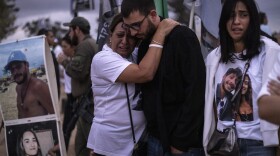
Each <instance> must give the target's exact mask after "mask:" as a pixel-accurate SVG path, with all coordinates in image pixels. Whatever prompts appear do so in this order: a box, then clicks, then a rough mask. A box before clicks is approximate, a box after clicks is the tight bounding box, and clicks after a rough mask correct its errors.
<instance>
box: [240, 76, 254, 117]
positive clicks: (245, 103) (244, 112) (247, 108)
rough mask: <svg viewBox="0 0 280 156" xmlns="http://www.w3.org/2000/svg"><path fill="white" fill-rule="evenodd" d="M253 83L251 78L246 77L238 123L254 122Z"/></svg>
mask: <svg viewBox="0 0 280 156" xmlns="http://www.w3.org/2000/svg"><path fill="white" fill-rule="evenodd" d="M253 119H254V118H253V100H252V83H251V79H250V76H249V75H248V74H246V75H245V77H244V81H243V84H242V89H241V98H240V103H239V105H238V112H237V118H236V120H237V121H253Z"/></svg>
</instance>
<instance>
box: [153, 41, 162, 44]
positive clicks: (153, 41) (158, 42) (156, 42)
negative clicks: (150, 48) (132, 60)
mask: <svg viewBox="0 0 280 156" xmlns="http://www.w3.org/2000/svg"><path fill="white" fill-rule="evenodd" d="M152 42H154V43H156V44H159V45H162V43H160V42H158V41H156V40H152Z"/></svg>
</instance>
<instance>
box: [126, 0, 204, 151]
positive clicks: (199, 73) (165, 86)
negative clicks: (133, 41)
mask: <svg viewBox="0 0 280 156" xmlns="http://www.w3.org/2000/svg"><path fill="white" fill-rule="evenodd" d="M121 7H122V8H121V13H122V15H123V17H124V24H123V27H124V28H126V29H127V30H128V31H129V33H130V34H131V36H134V37H137V38H139V39H142V42H141V44H140V46H139V51H138V57H139V60H138V61H140V60H141V59H142V58H143V56H144V55H145V53H146V51H147V50H148V48H149V45H151V44H152V45H155V44H156V45H158V46H163V52H162V58H161V61H160V64H159V68H158V71H157V73H156V75H155V77H154V80H152V81H151V82H148V83H144V84H143V85H141V91H142V108H143V111H144V114H145V116H146V119H147V128H148V131H149V133H150V137H149V140H148V149H149V150H148V155H163V153H169V154H170V155H173V154H185V153H186V154H188V153H194V154H195V155H204V151H203V148H202V131H203V119H204V93H205V64H204V60H203V57H202V54H201V49H200V45H199V41H198V39H197V37H196V35H195V33H194V32H193V31H192V30H190V29H189V28H187V27H185V26H181V25H178V26H176V27H175V28H174V29H173V30H172V31H171V32H170V34H169V35H168V36H167V37H166V38H165V41H164V43H160V42H158V41H155V40H152V38H151V37H152V36H153V34H154V33H155V31H156V29H157V27H158V24H159V23H160V21H161V20H162V18H161V17H159V16H158V14H157V12H156V10H155V5H154V1H151V0H141V1H139V0H123V2H122V6H121Z"/></svg>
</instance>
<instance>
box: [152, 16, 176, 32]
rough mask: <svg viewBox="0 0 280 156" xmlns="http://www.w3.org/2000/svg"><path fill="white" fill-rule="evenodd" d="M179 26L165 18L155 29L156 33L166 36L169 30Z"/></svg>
mask: <svg viewBox="0 0 280 156" xmlns="http://www.w3.org/2000/svg"><path fill="white" fill-rule="evenodd" d="M179 24H180V23H179V22H177V21H174V20H172V19H170V18H166V19H164V20H162V21H161V22H160V23H159V26H158V28H157V32H159V33H160V34H164V35H165V36H167V35H168V34H169V33H170V32H171V30H172V29H173V28H174V27H175V26H177V25H179Z"/></svg>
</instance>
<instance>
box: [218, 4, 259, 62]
mask: <svg viewBox="0 0 280 156" xmlns="http://www.w3.org/2000/svg"><path fill="white" fill-rule="evenodd" d="M237 2H242V3H243V4H244V5H245V6H246V8H247V10H248V13H249V17H250V23H249V26H248V29H247V31H246V32H245V36H244V38H243V40H244V44H245V49H246V50H247V52H246V54H242V56H241V58H242V59H244V60H246V59H249V58H252V57H254V56H255V55H258V54H259V53H260V51H259V47H260V46H261V42H260V22H259V13H258V9H257V6H256V3H255V2H254V0H226V1H225V2H224V5H223V9H222V12H221V17H220V21H219V35H220V45H221V61H222V62H224V63H227V62H228V61H231V62H234V58H235V57H234V55H233V52H235V49H234V43H233V40H232V38H231V37H230V35H229V33H228V31H227V26H226V25H227V22H228V20H229V19H230V18H232V12H233V11H234V9H235V7H236V4H237Z"/></svg>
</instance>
